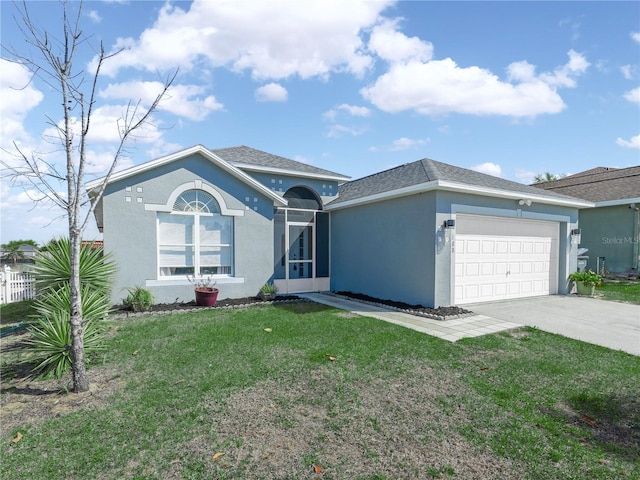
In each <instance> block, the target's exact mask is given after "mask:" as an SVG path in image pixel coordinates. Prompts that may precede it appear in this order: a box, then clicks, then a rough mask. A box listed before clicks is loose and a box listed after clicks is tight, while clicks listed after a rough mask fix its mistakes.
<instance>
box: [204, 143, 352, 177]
mask: <svg viewBox="0 0 640 480" xmlns="http://www.w3.org/2000/svg"><path fill="white" fill-rule="evenodd" d="M210 150H211V152H213V153H214V154H215V155H217V156H218V157H220V158H222V159H223V160H224V161H225V162H228V163H230V164H232V165H233V166H234V167H238V168H242V166H243V165H247V166H254V167H264V168H268V169H269V168H271V169H278V170H288V171H291V172H292V173H294V174H295V173H308V174H312V175H319V176H325V177H338V178H340V179H343V180H348V179H349V177H347V176H345V175H342V174H340V173H336V172H332V171H330V170H325V169H323V168H318V167H314V166H313V165H308V164H306V163H302V162H297V161H295V160H291V159H289V158H285V157H280V156H278V155H273V154H271V153H267V152H263V151H261V150H256V149H255V148H251V147H246V146H244V145H240V146H237V147H229V148H218V149H210Z"/></svg>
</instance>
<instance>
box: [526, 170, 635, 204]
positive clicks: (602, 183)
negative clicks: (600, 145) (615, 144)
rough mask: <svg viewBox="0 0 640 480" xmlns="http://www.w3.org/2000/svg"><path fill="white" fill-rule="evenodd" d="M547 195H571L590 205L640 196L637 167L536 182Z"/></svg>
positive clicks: (591, 172)
mask: <svg viewBox="0 0 640 480" xmlns="http://www.w3.org/2000/svg"><path fill="white" fill-rule="evenodd" d="M534 186H535V187H537V188H540V189H544V190H546V191H548V192H555V193H561V194H564V195H571V196H573V197H577V198H582V199H583V200H589V201H590V202H606V201H611V200H623V199H626V198H638V197H640V166H637V167H629V168H605V167H598V168H593V169H591V170H587V171H585V172H580V173H576V174H575V175H569V176H566V177H563V178H560V179H558V180H553V181H551V182H543V183H536V184H535V185H534Z"/></svg>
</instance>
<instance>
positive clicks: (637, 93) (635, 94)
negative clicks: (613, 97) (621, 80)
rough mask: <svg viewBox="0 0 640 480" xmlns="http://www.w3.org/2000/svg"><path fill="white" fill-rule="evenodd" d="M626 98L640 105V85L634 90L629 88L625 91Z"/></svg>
mask: <svg viewBox="0 0 640 480" xmlns="http://www.w3.org/2000/svg"><path fill="white" fill-rule="evenodd" d="M623 96H624V99H625V100H628V101H630V102H631V103H637V104H638V105H640V87H638V88H634V89H633V90H629V91H628V92H625V94H624V95H623Z"/></svg>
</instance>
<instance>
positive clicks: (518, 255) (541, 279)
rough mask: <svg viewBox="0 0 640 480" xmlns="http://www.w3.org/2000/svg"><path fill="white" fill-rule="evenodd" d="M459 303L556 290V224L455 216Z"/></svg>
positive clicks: (548, 292)
mask: <svg viewBox="0 0 640 480" xmlns="http://www.w3.org/2000/svg"><path fill="white" fill-rule="evenodd" d="M456 230H457V232H456V236H455V244H454V249H455V303H456V304H457V305H461V304H465V303H474V302H487V301H494V300H503V299H509V298H520V297H531V296H536V295H549V294H551V293H557V288H558V282H557V271H558V254H557V251H558V231H559V226H558V224H557V223H555V222H539V221H533V220H521V219H504V218H497V217H480V216H471V215H458V218H457V219H456Z"/></svg>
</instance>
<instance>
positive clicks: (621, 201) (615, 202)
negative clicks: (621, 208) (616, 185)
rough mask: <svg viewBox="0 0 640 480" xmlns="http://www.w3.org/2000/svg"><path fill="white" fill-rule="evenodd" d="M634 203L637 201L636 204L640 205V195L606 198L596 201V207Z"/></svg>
mask: <svg viewBox="0 0 640 480" xmlns="http://www.w3.org/2000/svg"><path fill="white" fill-rule="evenodd" d="M632 203H635V204H636V206H638V207H640V197H633V198H620V199H618V200H605V201H602V202H595V207H596V208H597V207H616V206H618V205H631V204H632Z"/></svg>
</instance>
